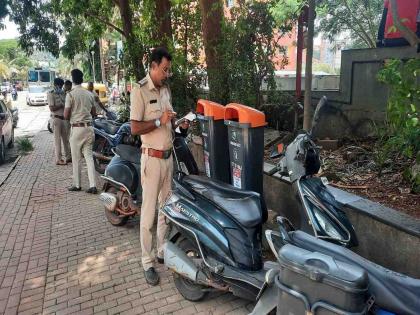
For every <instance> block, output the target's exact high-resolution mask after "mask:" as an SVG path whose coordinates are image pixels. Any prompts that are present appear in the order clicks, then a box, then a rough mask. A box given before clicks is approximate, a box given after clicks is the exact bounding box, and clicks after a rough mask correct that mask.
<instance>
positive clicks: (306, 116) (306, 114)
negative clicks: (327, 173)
mask: <svg viewBox="0 0 420 315" xmlns="http://www.w3.org/2000/svg"><path fill="white" fill-rule="evenodd" d="M308 6H309V9H308V43H307V46H306V70H305V101H304V108H303V129H304V130H306V131H309V130H310V129H311V125H312V113H313V110H312V56H313V53H314V20H315V0H309V4H308Z"/></svg>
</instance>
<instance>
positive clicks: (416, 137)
mask: <svg viewBox="0 0 420 315" xmlns="http://www.w3.org/2000/svg"><path fill="white" fill-rule="evenodd" d="M419 70H420V60H419V59H410V60H408V61H405V62H404V61H401V60H387V61H386V63H385V65H384V68H383V69H382V70H381V71H380V72H379V73H378V80H379V81H380V82H382V83H384V84H387V85H388V86H389V89H390V95H389V99H388V107H387V123H386V127H387V128H386V130H385V136H384V137H383V138H382V140H381V141H380V143H379V144H378V147H379V148H380V149H379V154H382V155H384V156H386V158H388V159H396V158H398V157H405V158H407V159H410V160H412V159H416V158H417V159H418V158H419V157H420V151H419V150H420V124H419V117H420V113H419V107H420V84H419V80H418V73H419ZM413 163H415V161H414V162H413ZM417 164H418V162H417ZM405 173H406V174H408V175H407V176H405V178H407V179H409V180H410V181H411V183H412V190H413V191H417V192H419V191H420V182H419V178H420V177H419V175H418V174H417V175H415V176H411V175H410V174H411V169H409V168H407V169H406V172H405Z"/></svg>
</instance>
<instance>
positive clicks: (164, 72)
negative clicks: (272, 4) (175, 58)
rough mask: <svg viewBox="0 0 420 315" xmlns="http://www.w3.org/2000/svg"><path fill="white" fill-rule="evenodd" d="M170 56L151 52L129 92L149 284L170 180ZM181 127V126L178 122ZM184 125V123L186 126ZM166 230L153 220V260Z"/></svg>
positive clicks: (162, 51)
mask: <svg viewBox="0 0 420 315" xmlns="http://www.w3.org/2000/svg"><path fill="white" fill-rule="evenodd" d="M171 59H172V58H171V55H170V54H169V53H168V52H167V50H166V49H164V48H156V49H154V50H153V51H152V55H151V64H150V69H149V74H148V75H147V76H146V77H145V78H144V79H142V80H141V81H140V82H139V84H136V85H135V86H134V87H133V89H132V91H131V95H130V101H131V113H130V120H131V133H132V134H133V135H141V141H142V148H141V151H142V155H141V185H142V189H143V201H142V206H141V214H140V242H141V250H142V265H143V269H144V270H145V272H144V273H145V278H146V281H147V282H148V283H149V284H152V285H156V284H158V283H159V275H158V274H157V273H156V271H155V269H154V267H153V262H154V258H155V254H154V251H153V231H152V228H153V223H154V220H155V215H156V205H157V201H159V207H161V206H163V203H164V202H165V201H166V199H167V197H168V194H169V191H170V189H171V183H172V169H173V161H172V155H171V149H172V129H173V127H174V125H173V118H174V117H175V113H174V112H173V110H172V105H171V94H170V90H169V87H168V86H167V85H166V83H165V80H166V79H167V77H168V76H169V75H170V67H171ZM181 127H182V128H185V125H181ZM186 128H188V126H187V127H186ZM166 231H167V224H166V222H165V217H164V215H163V214H162V213H161V212H159V214H158V223H157V260H158V262H159V263H163V243H164V240H165V234H166Z"/></svg>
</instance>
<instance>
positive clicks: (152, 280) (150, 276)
mask: <svg viewBox="0 0 420 315" xmlns="http://www.w3.org/2000/svg"><path fill="white" fill-rule="evenodd" d="M144 277H145V278H146V282H147V283H148V284H150V285H157V284H158V283H159V275H158V274H157V272H156V271H155V268H153V267H150V268H149V269H147V270H146V271H145V272H144Z"/></svg>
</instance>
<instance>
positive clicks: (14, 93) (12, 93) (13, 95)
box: [10, 88, 18, 101]
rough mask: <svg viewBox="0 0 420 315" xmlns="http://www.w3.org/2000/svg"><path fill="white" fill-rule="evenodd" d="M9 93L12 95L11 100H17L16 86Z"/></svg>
mask: <svg viewBox="0 0 420 315" xmlns="http://www.w3.org/2000/svg"><path fill="white" fill-rule="evenodd" d="M10 94H11V95H12V100H14V101H17V97H18V93H17V91H16V88H13V89H12V92H10Z"/></svg>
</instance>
